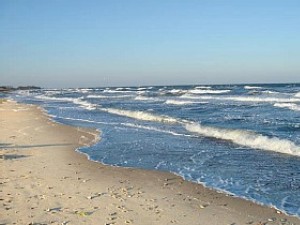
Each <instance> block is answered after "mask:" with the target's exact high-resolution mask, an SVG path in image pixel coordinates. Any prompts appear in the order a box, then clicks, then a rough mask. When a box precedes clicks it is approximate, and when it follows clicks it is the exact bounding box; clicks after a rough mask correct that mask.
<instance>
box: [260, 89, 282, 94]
mask: <svg viewBox="0 0 300 225" xmlns="http://www.w3.org/2000/svg"><path fill="white" fill-rule="evenodd" d="M262 93H266V94H280V92H277V91H268V90H266V91H262Z"/></svg>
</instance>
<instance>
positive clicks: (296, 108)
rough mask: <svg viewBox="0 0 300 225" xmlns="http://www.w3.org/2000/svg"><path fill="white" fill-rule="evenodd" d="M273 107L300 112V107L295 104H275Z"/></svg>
mask: <svg viewBox="0 0 300 225" xmlns="http://www.w3.org/2000/svg"><path fill="white" fill-rule="evenodd" d="M274 106H275V107H279V108H288V109H291V110H294V111H300V105H297V104H295V103H275V104H274Z"/></svg>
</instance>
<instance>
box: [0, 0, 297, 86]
mask: <svg viewBox="0 0 300 225" xmlns="http://www.w3.org/2000/svg"><path fill="white" fill-rule="evenodd" d="M278 82H284V83H287V82H300V1H299V0H148V1H145V0H81V1H79V0H0V86H1V85H13V86H19V85H37V86H41V87H53V88H62V87H103V86H143V85H176V84H177V85H181V84H228V83H230V84H231V83H278Z"/></svg>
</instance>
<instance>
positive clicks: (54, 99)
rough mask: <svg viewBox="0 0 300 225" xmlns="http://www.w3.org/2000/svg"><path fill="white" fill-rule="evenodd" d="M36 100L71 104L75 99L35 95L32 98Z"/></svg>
mask: <svg viewBox="0 0 300 225" xmlns="http://www.w3.org/2000/svg"><path fill="white" fill-rule="evenodd" d="M34 97H35V98H37V99H42V100H49V101H61V102H73V101H74V100H75V98H68V97H61V98H57V97H53V96H46V95H37V96H34Z"/></svg>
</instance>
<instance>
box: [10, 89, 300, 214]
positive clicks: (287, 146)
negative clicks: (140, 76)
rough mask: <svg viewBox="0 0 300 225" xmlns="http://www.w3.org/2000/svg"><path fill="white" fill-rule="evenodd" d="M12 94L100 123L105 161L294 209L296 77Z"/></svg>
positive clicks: (298, 143) (299, 133)
mask: <svg viewBox="0 0 300 225" xmlns="http://www.w3.org/2000/svg"><path fill="white" fill-rule="evenodd" d="M12 98H13V99H15V100H17V101H20V102H26V103H33V104H37V105H41V106H43V107H44V108H45V109H46V110H47V111H48V112H49V113H50V114H51V115H52V116H53V118H54V119H55V120H57V121H59V122H62V123H65V124H70V125H74V126H84V127H93V128H97V129H99V130H101V137H102V139H101V141H100V142H99V143H97V144H96V145H95V146H92V147H88V148H82V149H81V151H82V152H84V153H86V154H88V155H89V157H90V159H92V160H95V161H99V162H103V163H105V164H110V165H118V166H126V167H139V168H145V169H158V170H163V171H170V172H173V173H176V174H178V175H180V176H182V177H183V178H184V179H186V180H191V181H194V182H199V183H203V184H205V185H206V186H208V187H213V188H216V189H219V190H223V191H226V192H230V193H232V194H234V195H236V196H239V197H243V198H246V199H250V200H253V201H256V202H260V203H262V204H265V205H272V206H275V207H277V208H278V209H280V210H283V211H285V212H287V213H289V214H292V215H297V216H300V157H299V156H300V84H268V85H266V84H265V85H212V86H172V87H171V86H168V87H125V88H90V89H62V90H60V89H44V90H34V91H19V92H16V93H15V94H14V95H13V96H12Z"/></svg>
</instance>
